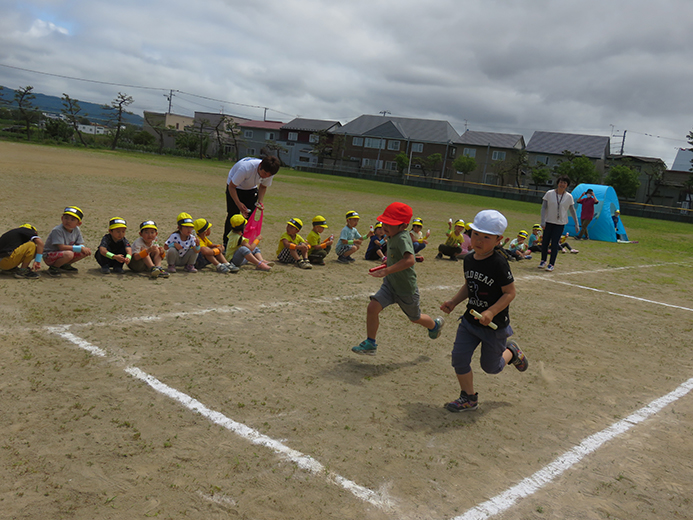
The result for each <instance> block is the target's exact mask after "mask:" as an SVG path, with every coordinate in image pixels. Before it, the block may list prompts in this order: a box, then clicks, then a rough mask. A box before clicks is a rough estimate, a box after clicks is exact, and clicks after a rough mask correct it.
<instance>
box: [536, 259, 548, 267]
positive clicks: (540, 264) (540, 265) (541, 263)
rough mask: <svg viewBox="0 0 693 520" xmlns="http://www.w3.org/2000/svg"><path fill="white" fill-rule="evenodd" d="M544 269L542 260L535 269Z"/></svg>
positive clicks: (544, 265)
mask: <svg viewBox="0 0 693 520" xmlns="http://www.w3.org/2000/svg"><path fill="white" fill-rule="evenodd" d="M544 267H546V261H544V260H542V261H541V262H539V265H538V266H537V268H539V269H544Z"/></svg>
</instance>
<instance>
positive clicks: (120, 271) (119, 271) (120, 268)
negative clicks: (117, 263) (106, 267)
mask: <svg viewBox="0 0 693 520" xmlns="http://www.w3.org/2000/svg"><path fill="white" fill-rule="evenodd" d="M113 272H114V273H115V274H123V273H124V272H125V271H123V268H122V267H114V268H113Z"/></svg>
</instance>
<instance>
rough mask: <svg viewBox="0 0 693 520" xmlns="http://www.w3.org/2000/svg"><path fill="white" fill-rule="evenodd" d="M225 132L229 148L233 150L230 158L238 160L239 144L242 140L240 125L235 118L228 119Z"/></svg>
mask: <svg viewBox="0 0 693 520" xmlns="http://www.w3.org/2000/svg"><path fill="white" fill-rule="evenodd" d="M226 134H227V135H228V138H229V141H230V143H231V149H232V150H233V157H231V160H233V161H238V159H240V157H239V155H240V153H241V152H240V145H241V144H242V143H243V142H244V141H243V139H242V138H241V127H240V125H239V124H238V123H237V122H236V120H235V119H229V120H228V121H227V122H226Z"/></svg>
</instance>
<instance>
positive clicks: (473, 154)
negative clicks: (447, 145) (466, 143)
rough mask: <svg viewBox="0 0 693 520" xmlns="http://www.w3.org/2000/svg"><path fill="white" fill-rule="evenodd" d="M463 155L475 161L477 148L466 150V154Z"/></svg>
mask: <svg viewBox="0 0 693 520" xmlns="http://www.w3.org/2000/svg"><path fill="white" fill-rule="evenodd" d="M462 155H464V156H465V157H471V158H472V159H474V157H476V148H465V149H464V152H462Z"/></svg>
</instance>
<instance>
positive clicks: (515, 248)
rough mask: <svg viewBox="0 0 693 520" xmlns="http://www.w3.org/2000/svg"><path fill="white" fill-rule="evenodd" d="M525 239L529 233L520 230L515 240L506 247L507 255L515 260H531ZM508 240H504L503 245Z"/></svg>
mask: <svg viewBox="0 0 693 520" xmlns="http://www.w3.org/2000/svg"><path fill="white" fill-rule="evenodd" d="M527 237H529V233H527V232H526V231H525V230H524V229H521V230H520V232H519V233H518V234H517V238H514V239H513V240H512V241H511V242H510V245H509V246H508V253H509V254H510V256H511V257H513V258H514V259H515V260H530V259H531V258H532V253H530V251H529V248H528V246H527V242H526V240H527ZM508 240H510V239H507V238H506V239H505V242H504V243H503V245H505V244H507V243H508Z"/></svg>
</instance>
